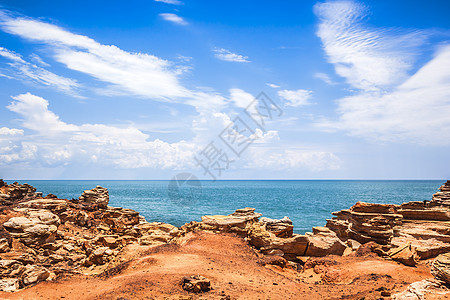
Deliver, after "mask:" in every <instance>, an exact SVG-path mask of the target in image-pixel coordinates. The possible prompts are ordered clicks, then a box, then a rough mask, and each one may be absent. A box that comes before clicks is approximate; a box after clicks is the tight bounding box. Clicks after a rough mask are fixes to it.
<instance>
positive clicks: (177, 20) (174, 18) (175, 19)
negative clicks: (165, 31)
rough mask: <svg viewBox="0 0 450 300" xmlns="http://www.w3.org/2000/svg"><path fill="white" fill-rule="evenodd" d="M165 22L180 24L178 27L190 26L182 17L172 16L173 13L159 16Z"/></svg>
mask: <svg viewBox="0 0 450 300" xmlns="http://www.w3.org/2000/svg"><path fill="white" fill-rule="evenodd" d="M159 15H160V16H161V17H162V18H163V19H164V20H166V21H169V22H172V23H175V24H178V25H188V22H186V21H185V20H184V19H183V18H182V17H180V16H178V15H176V14H171V13H164V14H159Z"/></svg>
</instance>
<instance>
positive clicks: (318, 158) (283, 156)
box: [246, 148, 342, 172]
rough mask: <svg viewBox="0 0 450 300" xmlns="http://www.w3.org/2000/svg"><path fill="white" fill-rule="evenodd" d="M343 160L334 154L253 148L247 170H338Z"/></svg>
mask: <svg viewBox="0 0 450 300" xmlns="http://www.w3.org/2000/svg"><path fill="white" fill-rule="evenodd" d="M341 164H342V162H341V160H340V159H339V158H338V157H337V156H336V155H335V154H333V153H330V152H326V151H313V150H302V149H287V150H279V149H270V148H252V149H251V158H250V163H248V164H247V166H246V167H247V168H254V169H267V170H286V171H289V170H307V171H312V172H320V171H324V170H338V169H340V168H341Z"/></svg>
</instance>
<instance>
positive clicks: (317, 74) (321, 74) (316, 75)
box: [314, 72, 336, 85]
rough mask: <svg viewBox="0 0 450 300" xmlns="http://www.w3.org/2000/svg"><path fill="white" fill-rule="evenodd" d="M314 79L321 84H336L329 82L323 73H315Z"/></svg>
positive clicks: (329, 79)
mask: <svg viewBox="0 0 450 300" xmlns="http://www.w3.org/2000/svg"><path fill="white" fill-rule="evenodd" d="M314 78H317V79H320V80H322V81H323V82H325V83H326V84H328V85H335V84H336V82H334V81H333V80H331V78H330V76H328V75H327V74H325V73H321V72H317V73H316V74H314Z"/></svg>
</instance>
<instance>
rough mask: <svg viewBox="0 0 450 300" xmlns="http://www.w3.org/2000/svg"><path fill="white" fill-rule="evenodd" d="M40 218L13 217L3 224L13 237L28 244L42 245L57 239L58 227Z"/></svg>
mask: <svg viewBox="0 0 450 300" xmlns="http://www.w3.org/2000/svg"><path fill="white" fill-rule="evenodd" d="M41 222H42V221H41V220H40V219H39V218H33V219H29V218H26V217H13V218H11V219H9V220H8V221H7V222H5V223H4V224H3V227H5V228H6V230H8V231H9V233H10V235H11V236H12V237H13V238H17V239H19V240H20V241H22V242H23V243H24V244H26V245H42V244H45V243H49V242H52V241H54V240H55V237H56V231H57V227H56V226H55V225H47V224H44V223H41Z"/></svg>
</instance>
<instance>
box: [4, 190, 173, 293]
mask: <svg viewBox="0 0 450 300" xmlns="http://www.w3.org/2000/svg"><path fill="white" fill-rule="evenodd" d="M2 184H3V186H1V187H0V193H1V194H0V205H1V208H2V215H0V217H1V220H3V221H2V224H1V226H0V253H2V256H1V259H0V275H1V276H0V278H1V279H0V290H3V291H14V290H17V289H19V288H22V287H26V286H29V285H33V284H36V283H38V282H41V281H45V280H51V279H53V278H55V276H58V275H59V274H70V273H92V272H94V274H97V273H99V272H102V271H104V270H105V269H106V268H108V267H111V266H114V264H116V263H119V261H117V262H116V260H117V259H116V258H117V257H118V255H119V254H120V253H121V251H122V249H123V248H124V247H126V246H127V245H128V244H130V243H136V244H138V242H139V243H140V245H143V246H154V245H161V244H164V243H168V242H170V241H172V240H173V239H174V238H175V237H177V236H178V235H179V234H180V232H179V230H178V228H176V227H174V226H172V225H169V224H164V223H148V222H146V221H145V219H144V218H143V217H141V216H139V213H138V212H136V211H134V210H131V209H124V208H120V207H110V206H108V203H109V194H108V190H107V189H106V188H102V187H99V186H97V187H95V188H94V189H92V190H86V191H84V192H83V194H82V195H81V196H80V198H79V199H72V200H67V199H58V198H57V197H56V196H55V195H52V194H49V195H47V196H46V197H45V198H43V197H42V194H41V193H36V189H35V188H33V187H31V186H30V185H27V184H23V185H20V184H17V183H13V184H11V185H8V184H6V183H4V182H3V181H2ZM96 270H97V271H96Z"/></svg>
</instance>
